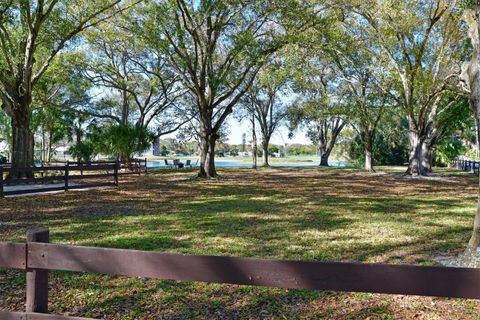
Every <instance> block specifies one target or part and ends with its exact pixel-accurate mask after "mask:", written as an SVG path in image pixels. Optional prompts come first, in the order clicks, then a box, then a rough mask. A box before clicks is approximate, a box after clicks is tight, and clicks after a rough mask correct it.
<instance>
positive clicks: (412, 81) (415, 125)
mask: <svg viewBox="0 0 480 320" xmlns="http://www.w3.org/2000/svg"><path fill="white" fill-rule="evenodd" d="M347 7H348V8H349V10H351V11H352V12H354V13H355V14H357V16H358V18H359V19H360V20H361V21H360V22H359V26H362V27H364V28H363V31H364V32H366V33H368V34H369V37H370V39H371V41H372V43H376V45H374V46H371V47H370V53H371V54H372V55H375V56H376V57H377V61H378V63H382V64H383V66H384V68H385V71H386V72H389V73H391V75H392V80H393V81H394V83H393V86H392V89H393V90H392V92H393V95H392V96H394V97H395V100H396V102H397V103H398V104H399V105H400V106H401V107H402V110H403V112H404V114H405V116H406V117H407V119H408V123H409V141H410V159H409V166H408V169H407V172H406V174H410V175H423V174H425V170H424V169H423V146H424V143H425V141H426V140H427V138H428V136H429V134H430V133H431V130H432V128H433V126H434V124H435V120H436V117H437V116H438V113H439V112H440V110H441V107H442V106H446V105H448V104H442V103H441V102H442V98H443V95H444V94H445V93H446V92H448V89H449V85H451V82H452V79H454V78H455V77H457V73H456V70H455V69H456V66H457V65H458V63H459V61H460V56H459V55H458V52H461V50H459V48H461V46H462V41H461V39H462V31H461V28H458V23H457V22H458V20H457V16H456V13H455V10H453V7H452V6H451V5H450V2H449V1H445V0H429V1H416V0H409V1H401V2H397V3H395V5H394V4H393V3H391V2H390V1H371V2H363V1H358V2H353V3H350V2H349V3H348V5H347Z"/></svg>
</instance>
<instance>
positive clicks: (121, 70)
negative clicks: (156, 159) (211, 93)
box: [75, 9, 186, 138]
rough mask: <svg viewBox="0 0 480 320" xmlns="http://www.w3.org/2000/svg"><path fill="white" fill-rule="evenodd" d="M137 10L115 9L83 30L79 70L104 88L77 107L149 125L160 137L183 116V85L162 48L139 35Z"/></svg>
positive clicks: (116, 119)
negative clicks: (84, 44)
mask: <svg viewBox="0 0 480 320" xmlns="http://www.w3.org/2000/svg"><path fill="white" fill-rule="evenodd" d="M135 12H136V11H135V10H133V9H132V10H129V12H128V15H127V14H125V13H124V14H118V15H117V16H115V17H113V18H112V19H110V20H109V21H108V22H105V23H103V24H102V25H99V26H96V27H95V28H91V29H90V30H89V31H88V32H87V33H86V36H85V38H86V40H87V45H88V49H87V53H88V54H87V56H88V59H87V61H86V62H85V63H84V66H83V68H84V72H83V75H84V76H85V78H87V79H88V80H89V81H91V83H92V84H93V85H95V86H96V87H97V88H99V89H102V91H103V92H105V94H104V95H102V96H101V99H100V101H98V103H97V105H93V106H92V107H91V108H88V109H79V110H78V109H77V110H75V111H77V112H82V113H88V114H90V115H92V116H95V117H98V118H106V119H111V120H113V121H114V122H116V123H118V124H128V123H134V124H139V125H141V126H144V127H149V128H151V129H152V131H153V132H155V136H156V137H157V138H159V137H160V136H162V135H165V134H170V133H173V132H175V131H176V130H178V129H179V127H180V126H181V125H183V124H184V123H185V122H186V120H185V117H184V116H183V114H182V111H181V110H180V108H178V106H177V103H178V100H179V99H180V98H181V97H182V96H183V95H184V94H185V90H184V89H183V88H182V87H181V86H180V85H179V78H178V77H177V76H176V75H175V74H174V73H173V71H172V70H171V67H170V66H169V64H168V63H167V59H166V57H165V56H164V55H163V53H162V52H160V51H159V50H157V49H155V48H151V47H150V46H148V45H147V44H146V43H145V41H143V40H144V39H143V38H142V37H141V36H139V34H138V28H136V26H135V19H134V17H135V16H136V14H135Z"/></svg>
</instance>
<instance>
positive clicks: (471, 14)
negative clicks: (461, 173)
mask: <svg viewBox="0 0 480 320" xmlns="http://www.w3.org/2000/svg"><path fill="white" fill-rule="evenodd" d="M464 18H465V21H466V22H467V24H468V27H469V30H468V31H469V32H468V33H469V37H470V39H471V43H472V46H473V54H472V59H471V60H470V61H468V62H465V64H464V65H463V66H462V75H461V78H462V80H463V81H464V82H465V84H466V85H467V87H468V89H469V90H470V107H471V108H472V110H473V112H474V114H475V117H476V123H477V139H478V140H480V127H479V123H480V5H479V4H476V5H475V7H474V9H473V10H468V9H467V10H465V13H464ZM477 147H478V148H480V146H477ZM479 179H480V178H479ZM479 246H480V180H479V189H478V201H477V212H476V215H475V219H474V224H473V230H472V237H471V238H470V241H469V242H468V250H471V251H475V250H477V249H478V247H479Z"/></svg>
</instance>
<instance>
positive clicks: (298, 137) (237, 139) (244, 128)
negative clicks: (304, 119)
mask: <svg viewBox="0 0 480 320" xmlns="http://www.w3.org/2000/svg"><path fill="white" fill-rule="evenodd" d="M227 123H228V126H229V129H230V134H229V139H228V143H229V144H242V135H243V134H244V133H246V134H247V143H248V142H249V141H251V139H252V129H251V127H250V123H249V121H248V120H245V121H243V122H242V123H239V122H238V121H237V120H235V119H234V118H230V119H228V120H227ZM257 140H258V142H260V140H261V134H260V132H259V130H258V128H257ZM270 143H271V144H277V145H284V144H293V143H300V144H311V143H312V142H311V141H310V140H309V139H308V138H307V137H306V136H305V132H304V131H301V130H299V131H298V132H296V133H295V136H294V137H293V138H292V139H289V138H288V129H287V128H286V127H285V126H282V127H280V128H279V129H277V132H275V133H274V134H273V137H272V140H271V141H270Z"/></svg>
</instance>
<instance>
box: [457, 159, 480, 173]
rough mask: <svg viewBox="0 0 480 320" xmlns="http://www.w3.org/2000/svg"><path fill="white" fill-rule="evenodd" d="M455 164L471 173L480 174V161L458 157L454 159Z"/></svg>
mask: <svg viewBox="0 0 480 320" xmlns="http://www.w3.org/2000/svg"><path fill="white" fill-rule="evenodd" d="M453 164H454V165H455V166H456V167H457V168H458V169H459V170H462V171H465V172H470V173H473V174H476V175H477V176H478V175H479V171H480V162H478V161H473V160H460V159H456V160H454V162H453Z"/></svg>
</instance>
